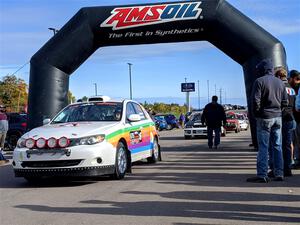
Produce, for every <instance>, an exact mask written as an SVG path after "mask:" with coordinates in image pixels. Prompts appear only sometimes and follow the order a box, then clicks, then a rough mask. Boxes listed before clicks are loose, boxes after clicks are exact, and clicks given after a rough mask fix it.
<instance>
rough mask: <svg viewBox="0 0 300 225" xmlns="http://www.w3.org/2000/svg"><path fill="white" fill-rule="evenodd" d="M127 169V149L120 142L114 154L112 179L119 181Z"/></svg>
mask: <svg viewBox="0 0 300 225" xmlns="http://www.w3.org/2000/svg"><path fill="white" fill-rule="evenodd" d="M127 168H128V158H127V149H126V147H125V145H124V144H123V143H122V142H119V144H118V146H117V152H116V162H115V173H114V174H113V178H114V179H116V180H121V179H123V178H124V177H125V174H126V171H127Z"/></svg>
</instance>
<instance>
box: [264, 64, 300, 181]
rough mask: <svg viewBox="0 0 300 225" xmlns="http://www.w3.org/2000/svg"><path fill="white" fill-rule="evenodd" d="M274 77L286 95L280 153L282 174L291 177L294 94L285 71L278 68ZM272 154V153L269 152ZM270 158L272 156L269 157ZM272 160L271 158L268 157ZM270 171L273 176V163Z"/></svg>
mask: <svg viewBox="0 0 300 225" xmlns="http://www.w3.org/2000/svg"><path fill="white" fill-rule="evenodd" d="M275 77H278V78H279V79H280V80H282V81H283V83H284V85H285V90H286V92H287V95H288V106H287V107H285V108H284V109H283V111H282V152H283V172H284V176H285V177H288V176H292V171H291V164H292V149H291V146H292V138H293V130H295V128H296V122H295V120H294V115H293V109H294V107H295V98H296V92H295V90H294V89H293V88H292V87H291V86H290V84H289V83H288V80H287V71H286V70H285V69H284V68H283V67H278V68H276V70H275ZM271 153H272V152H271ZM271 156H272V155H271ZM270 158H271V159H272V160H273V157H270ZM270 168H271V171H270V173H269V175H270V176H273V175H274V173H273V170H272V168H273V162H271V164H270Z"/></svg>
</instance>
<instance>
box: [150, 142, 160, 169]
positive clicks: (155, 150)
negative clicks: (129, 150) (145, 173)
mask: <svg viewBox="0 0 300 225" xmlns="http://www.w3.org/2000/svg"><path fill="white" fill-rule="evenodd" d="M147 161H148V163H156V162H158V161H161V153H160V147H159V144H158V141H157V138H154V142H153V149H152V155H151V156H150V157H148V158H147Z"/></svg>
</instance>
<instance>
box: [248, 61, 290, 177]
mask: <svg viewBox="0 0 300 225" xmlns="http://www.w3.org/2000/svg"><path fill="white" fill-rule="evenodd" d="M256 69H257V75H258V77H259V78H257V79H256V80H255V82H254V84H253V89H252V96H251V106H252V110H253V114H254V116H255V118H256V129H257V131H256V132H257V143H258V153H257V163H256V170H257V175H256V176H255V177H250V178H248V179H247V182H255V183H267V182H269V177H268V158H269V157H268V149H269V148H270V151H271V152H272V156H273V171H274V176H275V178H274V180H275V181H283V156H282V143H281V129H282V108H284V107H286V106H287V105H288V96H287V93H286V90H285V85H284V83H283V82H282V81H281V80H280V79H278V78H277V77H275V76H274V70H273V63H272V61H271V60H270V59H265V60H262V61H261V62H260V63H258V64H257V66H256ZM269 140H272V141H271V142H270V141H269Z"/></svg>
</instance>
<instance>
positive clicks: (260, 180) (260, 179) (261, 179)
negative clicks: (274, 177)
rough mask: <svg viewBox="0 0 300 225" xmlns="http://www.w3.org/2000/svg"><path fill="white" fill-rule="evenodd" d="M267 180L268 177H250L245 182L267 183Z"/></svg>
mask: <svg viewBox="0 0 300 225" xmlns="http://www.w3.org/2000/svg"><path fill="white" fill-rule="evenodd" d="M269 181H270V179H269V177H250V178H248V179H247V182H251V183H268V182H269Z"/></svg>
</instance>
